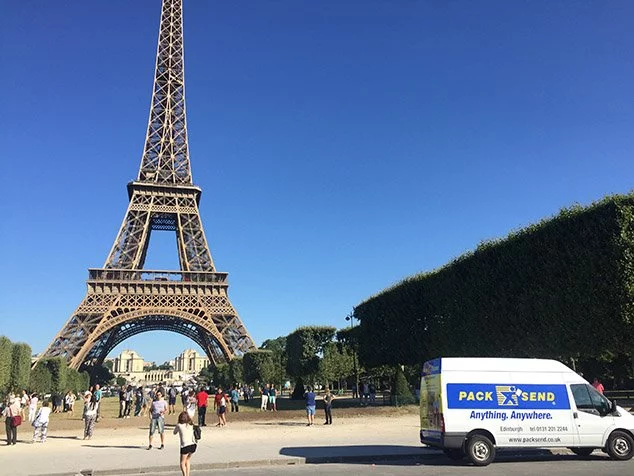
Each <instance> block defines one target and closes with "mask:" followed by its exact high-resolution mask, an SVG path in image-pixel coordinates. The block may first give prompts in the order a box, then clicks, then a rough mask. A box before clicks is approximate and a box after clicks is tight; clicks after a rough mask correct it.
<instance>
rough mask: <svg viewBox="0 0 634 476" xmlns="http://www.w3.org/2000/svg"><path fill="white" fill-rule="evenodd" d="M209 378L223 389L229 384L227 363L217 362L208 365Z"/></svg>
mask: <svg viewBox="0 0 634 476" xmlns="http://www.w3.org/2000/svg"><path fill="white" fill-rule="evenodd" d="M210 370H211V380H212V381H213V384H214V385H215V386H216V387H222V388H223V389H226V388H228V387H229V386H231V377H230V375H229V373H230V372H229V364H218V365H215V366H214V365H212V366H210Z"/></svg>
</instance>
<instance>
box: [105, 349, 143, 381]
mask: <svg viewBox="0 0 634 476" xmlns="http://www.w3.org/2000/svg"><path fill="white" fill-rule="evenodd" d="M143 364H144V362H143V357H141V356H140V355H139V354H137V353H136V352H135V351H133V350H124V351H123V352H121V353H120V354H119V357H117V358H115V359H114V365H113V367H112V371H113V372H114V373H115V375H116V374H120V373H127V374H131V373H138V372H143Z"/></svg>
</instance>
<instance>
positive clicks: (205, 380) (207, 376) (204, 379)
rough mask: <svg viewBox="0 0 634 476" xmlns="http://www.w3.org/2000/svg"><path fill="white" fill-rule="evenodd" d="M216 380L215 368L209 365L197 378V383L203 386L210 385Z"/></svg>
mask: <svg viewBox="0 0 634 476" xmlns="http://www.w3.org/2000/svg"><path fill="white" fill-rule="evenodd" d="M213 379H214V375H213V366H212V365H209V366H208V367H205V368H204V369H202V370H201V371H200V373H199V374H198V377H196V382H197V383H198V384H202V385H208V384H209V383H210V382H212V381H213Z"/></svg>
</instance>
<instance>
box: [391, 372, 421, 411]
mask: <svg viewBox="0 0 634 476" xmlns="http://www.w3.org/2000/svg"><path fill="white" fill-rule="evenodd" d="M394 396H395V399H394V403H395V404H396V405H408V404H410V403H414V402H415V401H416V398H415V397H414V395H413V394H412V391H411V390H410V388H409V385H408V383H407V378H406V377H405V374H404V373H403V370H402V369H401V367H400V366H397V367H396V373H395V375H394Z"/></svg>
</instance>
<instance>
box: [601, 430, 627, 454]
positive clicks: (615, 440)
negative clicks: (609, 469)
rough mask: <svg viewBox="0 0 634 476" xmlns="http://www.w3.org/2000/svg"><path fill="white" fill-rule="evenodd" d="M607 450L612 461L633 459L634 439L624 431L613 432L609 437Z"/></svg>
mask: <svg viewBox="0 0 634 476" xmlns="http://www.w3.org/2000/svg"><path fill="white" fill-rule="evenodd" d="M606 450H607V452H608V454H609V455H610V458H612V459H617V460H620V461H624V460H628V459H631V458H632V456H634V439H632V437H631V436H630V435H629V434H627V433H625V432H624V431H619V430H616V431H613V432H612V433H611V434H610V436H609V437H608V443H607V444H606Z"/></svg>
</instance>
